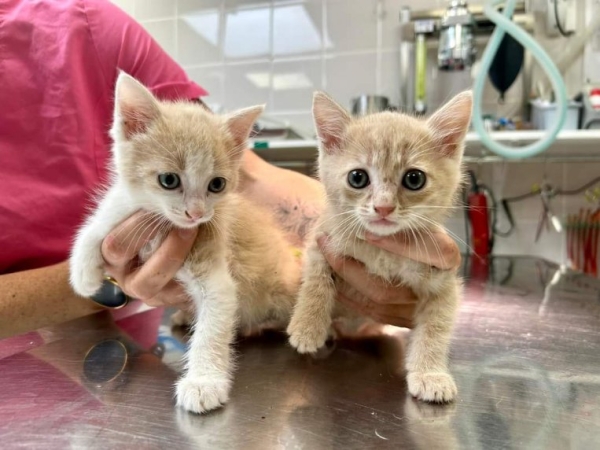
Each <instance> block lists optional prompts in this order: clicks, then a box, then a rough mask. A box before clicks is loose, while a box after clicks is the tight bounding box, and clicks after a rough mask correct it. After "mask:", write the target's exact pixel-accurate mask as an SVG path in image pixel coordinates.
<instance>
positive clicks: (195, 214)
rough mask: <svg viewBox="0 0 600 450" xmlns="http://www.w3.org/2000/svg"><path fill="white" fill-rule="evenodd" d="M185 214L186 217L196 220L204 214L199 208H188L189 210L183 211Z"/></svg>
mask: <svg viewBox="0 0 600 450" xmlns="http://www.w3.org/2000/svg"><path fill="white" fill-rule="evenodd" d="M185 215H186V216H187V218H188V219H192V220H198V219H201V218H202V216H203V215H204V211H202V210H201V209H190V210H189V211H188V210H186V211H185Z"/></svg>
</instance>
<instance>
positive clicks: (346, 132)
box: [288, 92, 471, 402]
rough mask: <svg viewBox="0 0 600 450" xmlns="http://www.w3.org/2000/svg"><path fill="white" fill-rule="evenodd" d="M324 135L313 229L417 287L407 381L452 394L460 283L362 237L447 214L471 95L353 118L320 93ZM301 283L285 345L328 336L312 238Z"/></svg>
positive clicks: (328, 310)
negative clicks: (414, 113)
mask: <svg viewBox="0 0 600 450" xmlns="http://www.w3.org/2000/svg"><path fill="white" fill-rule="evenodd" d="M313 114H314V119H315V124H316V127H317V133H318V136H319V139H320V148H319V174H320V178H321V181H322V182H323V184H324V185H325V189H326V191H327V207H326V210H325V212H324V214H323V215H322V216H321V218H320V220H319V224H318V225H317V229H316V234H317V236H318V235H322V234H328V235H329V238H330V245H331V250H332V251H333V252H334V253H336V254H339V255H345V256H350V257H352V258H355V259H357V260H359V261H361V262H363V263H364V264H365V266H366V268H367V270H368V271H369V272H371V273H373V274H375V275H378V276H380V277H383V278H384V279H387V280H389V281H390V283H402V284H405V285H407V286H409V287H411V288H412V289H413V291H414V292H415V293H416V294H417V295H418V296H419V298H420V303H419V307H418V310H417V312H416V316H415V318H414V321H415V329H414V330H413V332H412V338H411V345H410V348H409V352H408V357H407V362H406V365H407V369H408V375H407V382H408V389H409V391H410V393H411V394H412V395H414V396H415V397H418V398H419V399H422V400H426V401H435V402H446V401H451V400H452V399H454V397H455V395H456V385H455V383H454V380H453V379H452V376H451V375H450V373H449V372H448V362H447V359H448V346H449V343H450V334H451V329H452V325H453V322H454V318H455V315H456V311H457V308H458V302H459V296H460V291H461V283H460V281H459V279H458V277H457V275H456V273H455V272H454V271H441V270H438V269H435V268H433V267H430V266H428V265H425V264H422V263H418V262H415V261H413V260H410V259H408V258H400V257H398V256H395V255H392V254H391V253H388V252H386V251H385V250H381V249H379V248H377V247H374V246H372V245H369V244H367V243H366V242H365V241H364V240H361V237H364V233H365V232H366V231H368V232H371V233H373V234H376V235H380V236H388V235H392V234H395V233H398V232H399V231H406V232H408V233H409V236H410V235H412V236H413V237H414V238H418V236H419V234H422V233H428V232H431V230H432V229H434V228H436V227H440V226H441V222H442V221H443V220H444V218H445V217H446V216H447V215H448V213H449V212H450V208H451V206H452V204H453V202H454V200H455V197H456V194H457V191H458V188H459V185H460V182H461V178H462V177H461V159H462V153H463V140H464V137H465V134H466V132H467V129H468V126H469V123H470V118H471V93H470V92H463V93H462V94H459V95H457V96H456V97H455V98H454V99H452V100H451V101H450V102H449V103H448V104H447V105H446V106H445V107H443V108H442V109H440V110H439V111H437V112H436V113H435V114H434V115H433V116H432V117H431V118H429V119H428V120H419V119H416V118H413V117H409V116H407V115H403V114H398V113H392V112H384V113H379V114H373V115H370V116H366V117H362V118H358V119H354V118H352V117H350V115H349V114H348V113H347V112H346V111H345V110H344V109H343V108H342V107H341V106H339V105H338V104H337V103H335V102H334V101H333V100H332V99H331V98H329V97H328V96H327V95H325V94H323V93H317V94H315V97H314V104H313ZM310 242H311V244H310V246H309V248H308V249H307V254H306V257H305V262H304V271H303V280H302V287H301V289H300V295H299V298H298V302H297V304H296V307H295V309H294V315H293V317H292V320H291V323H290V325H289V327H288V333H289V334H290V343H291V344H292V345H293V346H294V347H295V348H296V349H297V350H298V351H299V352H300V353H307V352H315V351H316V350H317V349H318V348H319V347H321V346H322V345H323V344H324V343H325V339H326V337H327V335H328V332H329V328H330V325H331V320H332V316H340V315H343V316H346V315H349V313H348V312H346V311H342V310H341V308H339V307H336V302H335V295H336V293H335V286H334V281H333V278H332V271H331V268H330V267H329V265H328V264H327V262H326V261H325V259H324V257H323V255H322V254H321V252H320V251H319V249H318V247H317V244H316V242H315V239H312V240H311V241H310Z"/></svg>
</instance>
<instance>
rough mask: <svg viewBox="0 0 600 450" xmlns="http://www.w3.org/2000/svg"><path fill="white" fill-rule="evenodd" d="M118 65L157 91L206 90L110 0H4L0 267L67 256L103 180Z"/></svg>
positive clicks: (169, 94) (174, 95)
mask: <svg viewBox="0 0 600 450" xmlns="http://www.w3.org/2000/svg"><path fill="white" fill-rule="evenodd" d="M119 69H120V70H123V71H125V72H127V73H129V74H130V75H132V76H134V77H135V78H137V79H138V80H140V81H141V82H142V83H144V84H145V85H146V86H148V87H149V88H150V89H151V90H152V91H153V92H154V93H155V94H156V95H157V96H158V97H159V98H162V99H195V98H198V97H200V96H202V95H205V94H206V92H205V91H204V90H203V89H202V88H200V87H199V86H198V85H196V84H195V83H194V82H192V81H190V80H189V79H188V77H187V76H186V74H185V73H184V71H183V70H182V69H181V68H180V67H179V66H178V65H177V63H175V61H173V60H172V59H171V58H170V57H169V56H168V55H167V54H166V53H165V52H164V51H163V50H162V49H161V48H160V47H159V45H158V44H157V43H156V42H155V41H154V40H153V39H152V38H151V37H150V35H148V33H147V32H146V31H145V30H144V29H143V28H142V27H141V26H140V25H139V24H137V23H136V22H135V21H134V20H133V19H132V18H131V17H129V16H128V15H127V14H125V13H124V12H123V11H121V10H120V9H119V8H118V7H116V6H115V5H113V4H112V3H110V2H109V1H106V0H2V1H0V274H1V273H9V272H16V271H21V270H27V269H33V268H37V267H43V266H48V265H51V264H55V263H58V262H61V261H64V260H66V259H67V257H68V254H69V249H70V246H71V242H72V239H73V236H74V233H75V230H76V229H77V227H78V226H79V225H80V224H81V223H82V221H83V219H84V217H85V214H86V208H88V207H89V206H90V205H91V204H92V202H91V199H92V198H93V195H94V192H95V191H97V189H98V188H99V187H100V186H101V185H102V183H103V182H104V181H106V175H107V171H106V166H107V160H108V158H109V155H110V139H109V136H108V130H109V128H110V125H111V119H112V111H113V96H114V93H113V91H114V86H115V81H116V77H117V74H118V70H119Z"/></svg>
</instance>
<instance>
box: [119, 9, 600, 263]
mask: <svg viewBox="0 0 600 450" xmlns="http://www.w3.org/2000/svg"><path fill="white" fill-rule="evenodd" d="M114 2H115V3H116V4H118V5H119V6H121V7H122V8H123V9H124V10H125V11H127V12H128V13H129V14H131V15H132V16H133V17H134V18H135V19H137V20H138V21H139V22H140V23H142V25H143V26H144V27H146V29H147V30H148V31H149V32H150V33H151V34H152V35H153V36H154V37H155V39H156V40H157V41H158V42H159V43H160V44H161V45H162V46H163V48H165V49H166V50H167V52H169V54H171V55H172V56H173V57H174V58H175V60H177V61H178V62H179V63H180V64H181V65H182V67H183V68H184V69H185V70H186V71H187V73H188V74H189V75H190V76H191V77H192V78H193V79H194V80H195V81H197V82H198V83H199V84H200V85H202V86H203V87H204V88H206V89H207V90H208V91H209V92H210V96H209V97H208V98H207V102H208V103H209V104H210V105H211V106H212V107H213V108H215V109H217V110H218V109H223V110H231V109H234V108H238V107H241V106H247V105H252V104H256V103H266V104H267V114H268V115H269V116H271V117H272V118H275V119H279V120H282V121H286V122H289V123H291V124H292V125H294V126H295V127H297V128H299V129H300V130H301V131H304V132H305V133H307V134H312V130H313V125H312V119H311V116H310V104H311V94H312V92H313V91H314V90H316V89H324V90H327V91H328V92H329V93H330V94H332V95H333V96H334V97H335V98H336V99H338V100H339V101H340V102H341V103H343V104H345V105H346V106H349V104H350V100H351V98H352V97H354V96H356V95H358V94H361V93H375V94H382V95H387V96H388V97H390V99H391V101H392V104H397V102H398V98H399V74H398V41H399V38H398V16H399V10H400V8H401V6H402V5H405V4H409V5H412V6H413V7H414V8H416V9H429V8H439V7H443V6H444V5H445V4H446V1H445V0H420V1H418V2H417V1H414V0H413V1H408V0H404V1H402V0H304V1H300V0H265V1H262V2H261V1H257V0H176V1H175V0H173V1H170V0H114ZM469 3H470V4H475V3H483V1H482V0H480V1H473V0H472V1H470V2H469ZM583 16H584V14H583V11H580V20H583ZM540 39H541V40H542V43H543V44H545V47H546V48H549V49H550V51H552V50H554V51H558V50H560V46H557V45H553V44H556V42H557V41H550V40H548V39H544V38H542V37H541V35H540ZM430 57H431V64H430V65H429V66H430V71H429V83H428V87H429V96H430V98H433V101H432V104H435V103H439V102H441V101H443V100H444V98H443V97H446V96H447V95H448V94H449V93H448V92H446V91H441V90H436V89H437V88H438V87H439V86H447V85H448V84H449V83H454V84H455V86H454V87H453V88H452V90H458V89H461V88H462V87H464V86H467V85H468V84H469V74H468V73H466V74H465V73H463V74H462V75H459V78H460V77H461V76H462V77H463V79H462V80H460V79H459V78H456V77H455V78H450V79H448V78H447V77H448V75H447V74H440V73H439V72H437V70H435V62H434V59H433V57H434V52H433V51H432V52H431V54H430ZM444 77H446V78H444ZM566 80H567V85H568V87H570V89H569V90H570V91H571V93H572V94H573V93H575V92H576V90H577V89H578V88H579V86H580V83H581V80H582V63H581V60H578V61H577V62H576V63H575V64H574V65H573V67H572V68H571V69H570V70H569V72H568V73H567V74H566ZM436 95H437V96H438V97H439V98H436ZM484 100H485V102H484V103H485V105H484V109H486V110H487V111H490V112H494V113H500V114H502V113H503V112H506V111H510V112H514V111H518V110H519V108H520V103H521V94H520V85H519V82H518V81H517V82H516V83H515V86H514V87H513V88H512V89H511V91H509V93H508V95H507V100H506V103H505V104H504V105H498V102H497V94H496V93H495V92H494V91H493V90H492V89H491V88H488V90H487V95H486V99H484ZM473 169H474V170H475V171H476V172H477V173H478V174H479V177H480V178H481V180H482V181H483V182H485V183H486V184H488V185H489V186H491V187H493V189H494V191H495V192H496V196H497V197H498V199H500V198H502V197H508V196H513V195H517V194H522V193H524V192H527V191H529V190H530V189H531V187H532V185H533V183H536V182H540V181H542V178H543V177H544V174H545V175H546V177H547V179H548V181H550V182H551V183H553V184H555V185H557V186H561V187H564V188H573V187H577V186H579V185H580V184H581V183H583V182H585V181H587V180H588V179H590V178H592V177H593V176H594V175H597V174H599V173H600V164H597V163H596V164H538V163H531V162H527V163H522V164H515V163H506V164H503V163H499V164H488V165H485V164H484V165H481V166H478V167H473ZM553 204H554V207H555V212H556V213H557V214H558V215H559V216H561V217H565V216H566V214H567V213H569V212H573V211H575V210H577V209H578V208H579V207H580V206H585V201H584V200H583V196H580V197H576V198H566V197H565V198H557V199H556V200H555V201H554V203H553ZM513 208H514V210H513V213H514V216H515V219H516V221H517V229H516V231H515V233H514V235H513V236H511V237H510V238H507V239H503V238H498V239H497V242H496V248H495V250H496V253H498V254H533V255H540V256H543V257H546V258H548V259H551V260H554V261H559V262H560V261H564V258H565V252H564V235H557V234H555V233H554V232H545V233H544V234H543V235H542V237H541V239H540V241H539V242H538V243H534V237H535V230H536V227H537V221H538V219H539V214H540V211H541V202H540V200H539V199H537V198H534V199H529V200H526V201H524V202H521V203H516V204H514V206H513ZM500 226H501V228H505V226H506V222H505V221H504V218H503V215H502V214H501V218H500ZM450 229H451V230H452V231H454V232H455V233H456V234H457V235H458V237H459V238H461V239H464V234H465V233H464V222H463V220H462V214H461V212H460V211H459V212H458V213H457V214H456V215H455V217H454V218H453V219H451V220H450Z"/></svg>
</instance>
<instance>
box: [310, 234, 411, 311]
mask: <svg viewBox="0 0 600 450" xmlns="http://www.w3.org/2000/svg"><path fill="white" fill-rule="evenodd" d="M318 243H319V246H320V248H321V251H322V252H323V255H324V256H325V259H326V260H327V262H328V263H329V265H330V266H331V268H332V269H333V271H334V272H335V273H336V274H337V275H339V276H340V277H341V278H342V279H344V280H345V281H346V282H347V283H348V284H349V285H350V286H351V287H353V288H354V289H356V290H357V291H358V292H360V293H361V294H362V295H364V296H365V297H366V298H368V299H370V300H371V301H372V302H374V303H377V304H382V305H383V304H404V303H408V302H415V301H416V300H417V299H416V296H415V295H414V293H413V292H412V291H411V290H410V289H408V288H405V287H398V286H393V285H392V284H390V283H388V282H386V281H385V280H383V279H381V278H379V277H377V276H374V275H370V274H369V273H368V272H367V271H366V269H365V266H364V265H363V264H362V263H360V262H358V261H356V260H355V259H352V258H344V257H338V256H336V255H334V254H332V253H331V252H329V251H328V250H327V242H326V238H321V239H319V241H318Z"/></svg>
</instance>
